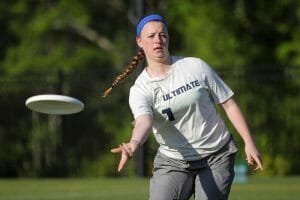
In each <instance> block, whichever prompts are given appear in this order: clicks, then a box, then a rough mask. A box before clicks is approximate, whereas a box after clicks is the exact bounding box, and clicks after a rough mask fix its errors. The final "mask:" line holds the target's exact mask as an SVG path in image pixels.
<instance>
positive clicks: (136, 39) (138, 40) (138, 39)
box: [135, 37, 143, 49]
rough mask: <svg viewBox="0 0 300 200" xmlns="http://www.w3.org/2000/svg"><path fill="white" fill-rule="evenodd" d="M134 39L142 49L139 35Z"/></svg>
mask: <svg viewBox="0 0 300 200" xmlns="http://www.w3.org/2000/svg"><path fill="white" fill-rule="evenodd" d="M135 41H136V44H137V45H138V46H139V47H140V48H141V49H142V48H143V45H142V40H141V37H136V38H135Z"/></svg>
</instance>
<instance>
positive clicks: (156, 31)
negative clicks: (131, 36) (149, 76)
mask: <svg viewBox="0 0 300 200" xmlns="http://www.w3.org/2000/svg"><path fill="white" fill-rule="evenodd" d="M136 41H137V44H138V46H139V47H140V48H142V49H143V50H144V52H145V55H146V57H147V60H149V59H151V60H153V61H158V62H161V61H165V60H166V59H167V58H168V56H169V50H168V46H169V35H168V31H167V28H166V26H165V24H164V23H162V22H160V21H151V22H148V23H147V24H146V25H145V26H144V27H143V29H142V31H141V34H140V36H139V37H137V38H136Z"/></svg>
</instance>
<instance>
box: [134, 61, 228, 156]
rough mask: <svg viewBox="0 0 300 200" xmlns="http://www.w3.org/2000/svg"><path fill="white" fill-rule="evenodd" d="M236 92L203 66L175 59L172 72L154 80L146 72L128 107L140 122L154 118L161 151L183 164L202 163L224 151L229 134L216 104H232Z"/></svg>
mask: <svg viewBox="0 0 300 200" xmlns="http://www.w3.org/2000/svg"><path fill="white" fill-rule="evenodd" d="M232 95H233V92H232V91H231V89H230V88H229V87H228V86H227V85H226V84H225V83H224V82H223V81H222V80H221V79H220V78H219V76H218V75H217V74H216V73H215V71H214V70H213V69H212V68H211V67H210V66H208V65H207V64H206V63H205V62H204V61H202V60H201V59H198V58H192V57H186V58H183V57H174V56H173V57H172V66H171V70H170V71H169V73H168V74H167V75H166V76H164V77H160V78H151V77H150V76H149V74H148V73H147V72H146V70H143V71H142V73H141V74H140V75H139V77H138V78H137V80H136V81H135V84H134V85H133V86H132V87H131V89H130V95H129V104H130V108H131V110H132V113H133V115H134V118H137V117H138V116H140V115H143V114H150V115H152V116H153V134H154V136H155V139H156V141H157V142H158V143H159V145H160V147H159V151H160V152H161V153H163V154H164V155H166V156H168V157H171V158H175V159H180V160H190V161H191V160H198V159H201V158H204V157H206V156H208V155H210V154H212V153H214V152H216V151H218V150H219V149H220V148H222V147H223V146H224V145H225V144H226V142H228V140H229V138H230V134H229V132H228V130H227V128H226V126H225V124H224V122H223V120H222V119H221V117H220V116H219V114H218V113H217V111H216V108H215V104H220V103H222V102H224V101H226V100H228V99H229V98H230V97H231V96H232Z"/></svg>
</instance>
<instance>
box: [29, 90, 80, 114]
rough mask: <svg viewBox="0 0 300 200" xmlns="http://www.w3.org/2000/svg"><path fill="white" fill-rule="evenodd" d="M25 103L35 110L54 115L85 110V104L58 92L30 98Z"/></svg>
mask: <svg viewBox="0 0 300 200" xmlns="http://www.w3.org/2000/svg"><path fill="white" fill-rule="evenodd" d="M25 105H26V106H27V107H28V108H29V109H30V110H33V111H36V112H39V113H45V114H53V115H68V114H74V113H78V112H80V111H82V110H83V108H84V104H83V103H82V102H81V101H80V100H78V99H76V98H73V97H70V96H65V95H58V94H43V95H36V96H32V97H30V98H28V99H27V100H26V102H25Z"/></svg>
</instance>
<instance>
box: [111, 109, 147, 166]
mask: <svg viewBox="0 0 300 200" xmlns="http://www.w3.org/2000/svg"><path fill="white" fill-rule="evenodd" d="M151 128H152V115H148V114H145V115H141V116H138V117H137V118H136V119H135V124H134V128H133V131H132V136H131V139H130V141H129V142H128V143H122V144H120V145H119V147H118V148H114V149H111V152H112V153H120V154H121V160H120V163H119V166H118V171H119V172H120V171H121V170H122V169H123V168H124V166H125V165H126V163H127V161H128V160H129V159H130V158H131V157H132V156H133V154H134V153H135V151H136V150H137V149H138V147H139V146H140V145H142V144H143V143H144V142H145V141H146V140H147V139H148V137H149V134H150V130H151Z"/></svg>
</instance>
